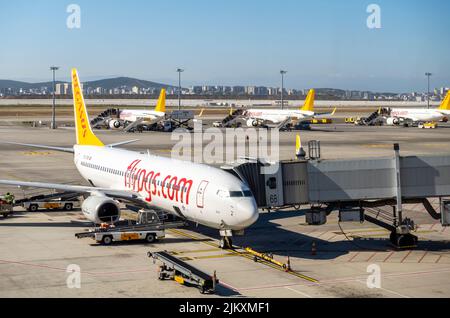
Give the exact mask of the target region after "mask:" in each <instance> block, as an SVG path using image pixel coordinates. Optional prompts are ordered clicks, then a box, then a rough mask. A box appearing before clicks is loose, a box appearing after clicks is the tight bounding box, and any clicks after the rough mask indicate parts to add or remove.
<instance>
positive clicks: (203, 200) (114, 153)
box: [0, 69, 259, 248]
mask: <svg viewBox="0 0 450 318" xmlns="http://www.w3.org/2000/svg"><path fill="white" fill-rule="evenodd" d="M72 91H73V92H74V97H73V98H74V113H75V123H76V140H77V143H76V145H74V146H73V148H59V147H51V146H44V145H30V144H21V145H25V146H30V147H37V148H43V149H51V150H56V151H63V152H70V153H73V154H74V163H75V166H76V168H77V169H78V171H79V173H80V174H81V176H82V177H83V178H84V179H85V180H87V181H88V182H89V183H90V184H91V186H73V185H63V184H53V183H41V182H24V181H11V180H0V184H3V185H10V186H18V187H29V188H46V189H54V190H60V191H69V192H77V193H80V194H84V195H88V197H87V199H86V200H84V202H83V204H82V211H83V213H84V215H85V216H86V218H87V219H88V220H90V221H92V222H93V223H95V224H100V223H109V222H112V223H115V222H116V221H118V220H119V218H120V208H119V201H118V200H120V201H123V202H131V203H132V204H134V205H136V206H139V207H143V208H154V209H158V210H162V211H165V212H167V213H170V214H173V215H175V216H177V217H179V218H182V219H184V220H189V221H192V222H194V223H196V224H202V225H205V226H208V227H211V228H214V229H218V230H220V233H221V236H222V240H221V247H222V248H229V247H231V238H230V237H231V235H232V233H233V232H235V231H238V232H242V231H243V230H244V229H246V228H248V227H249V226H251V225H252V224H253V223H255V222H256V220H257V219H258V216H259V213H258V208H257V205H256V202H255V199H254V197H253V194H252V192H251V191H250V189H249V187H248V186H247V185H246V184H245V183H244V182H242V181H241V180H239V179H238V178H237V177H235V176H233V175H231V174H229V173H228V172H225V171H223V170H221V169H217V168H213V167H210V166H206V165H203V164H196V163H191V162H185V161H180V160H174V159H170V158H163V157H157V156H154V155H151V154H150V153H148V154H141V153H137V152H132V151H128V150H124V149H117V148H115V147H117V146H120V145H124V144H127V143H130V142H122V143H117V144H113V145H106V146H105V145H104V144H103V143H102V142H101V141H100V140H99V139H98V138H97V137H96V136H95V134H94V133H93V132H92V129H91V126H90V122H89V118H88V114H87V111H86V106H85V103H84V98H83V95H82V91H81V89H80V81H79V78H78V73H77V71H76V69H73V70H72ZM16 144H17V143H16Z"/></svg>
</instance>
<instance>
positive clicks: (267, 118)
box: [243, 89, 336, 127]
mask: <svg viewBox="0 0 450 318" xmlns="http://www.w3.org/2000/svg"><path fill="white" fill-rule="evenodd" d="M315 94H316V92H315V90H313V89H311V90H310V91H309V93H308V96H307V97H306V100H305V104H304V105H303V107H302V108H300V109H296V110H292V109H285V110H284V109H249V110H247V111H245V112H244V113H243V116H244V117H245V118H246V119H247V126H249V127H259V126H264V125H266V124H267V123H271V124H276V125H281V126H283V125H285V124H287V123H288V122H289V121H291V120H298V121H303V120H308V119H312V118H318V117H323V116H333V115H334V114H335V112H336V109H334V111H333V112H332V113H326V114H318V113H316V112H314V98H315Z"/></svg>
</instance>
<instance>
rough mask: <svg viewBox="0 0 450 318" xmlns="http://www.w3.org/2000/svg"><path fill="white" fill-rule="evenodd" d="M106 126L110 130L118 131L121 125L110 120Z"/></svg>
mask: <svg viewBox="0 0 450 318" xmlns="http://www.w3.org/2000/svg"><path fill="white" fill-rule="evenodd" d="M108 126H109V128H111V129H119V128H120V127H121V126H122V123H121V122H120V121H118V120H110V121H109V123H108Z"/></svg>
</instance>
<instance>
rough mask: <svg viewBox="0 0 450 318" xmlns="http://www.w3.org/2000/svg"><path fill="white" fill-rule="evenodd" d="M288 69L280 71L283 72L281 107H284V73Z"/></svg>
mask: <svg viewBox="0 0 450 318" xmlns="http://www.w3.org/2000/svg"><path fill="white" fill-rule="evenodd" d="M286 73H287V71H283V70H281V71H280V74H281V109H284V75H285V74H286Z"/></svg>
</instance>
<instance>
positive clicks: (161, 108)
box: [155, 88, 166, 113]
mask: <svg viewBox="0 0 450 318" xmlns="http://www.w3.org/2000/svg"><path fill="white" fill-rule="evenodd" d="M155 111H157V112H161V113H165V112H166V90H165V89H164V88H163V89H162V90H161V93H160V94H159V99H158V103H157V104H156V107H155Z"/></svg>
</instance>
